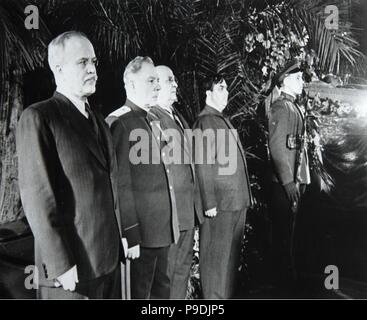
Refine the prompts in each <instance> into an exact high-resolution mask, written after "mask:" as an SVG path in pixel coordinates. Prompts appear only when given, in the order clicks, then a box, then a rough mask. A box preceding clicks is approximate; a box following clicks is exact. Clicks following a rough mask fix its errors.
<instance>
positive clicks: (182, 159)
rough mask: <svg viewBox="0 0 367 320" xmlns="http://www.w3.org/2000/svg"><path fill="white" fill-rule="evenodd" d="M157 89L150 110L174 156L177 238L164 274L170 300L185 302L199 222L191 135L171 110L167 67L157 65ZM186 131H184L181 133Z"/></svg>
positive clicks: (171, 77)
mask: <svg viewBox="0 0 367 320" xmlns="http://www.w3.org/2000/svg"><path fill="white" fill-rule="evenodd" d="M156 71H157V74H158V79H159V84H160V87H161V90H160V91H159V94H158V105H157V106H155V107H152V108H151V109H150V112H151V113H153V114H154V115H155V116H157V118H158V119H159V121H160V126H161V128H162V130H164V131H165V132H166V135H167V136H168V135H171V138H172V139H168V140H169V141H166V142H167V143H171V147H172V149H175V152H176V154H177V155H178V156H177V158H176V159H173V160H174V161H172V163H170V164H168V167H169V168H170V169H169V170H170V171H171V173H172V177H173V189H174V192H175V197H176V206H177V214H178V221H179V228H180V238H179V241H178V243H177V244H172V245H171V248H170V251H169V260H168V274H169V277H170V279H171V294H170V298H171V299H185V297H186V291H187V285H188V281H189V277H190V270H191V264H192V258H193V244H194V243H193V242H194V227H195V217H196V220H197V222H198V223H201V222H202V221H203V213H202V205H201V199H200V192H199V189H198V184H197V183H196V177H195V167H194V164H193V155H192V139H191V138H192V135H190V134H187V130H190V127H189V125H188V124H187V122H186V121H185V119H184V118H183V117H182V115H181V114H180V113H179V112H178V111H177V110H176V109H174V108H173V103H174V102H175V101H177V95H176V93H177V92H176V91H177V82H176V79H175V76H174V74H173V72H172V70H171V69H170V68H168V67H167V66H157V67H156ZM185 130H186V132H185Z"/></svg>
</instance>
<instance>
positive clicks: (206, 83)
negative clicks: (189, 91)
mask: <svg viewBox="0 0 367 320" xmlns="http://www.w3.org/2000/svg"><path fill="white" fill-rule="evenodd" d="M223 81H225V78H224V76H223V74H220V73H216V74H213V75H211V76H208V77H206V78H205V79H204V80H203V81H202V82H201V85H200V87H201V88H200V90H199V104H200V105H202V106H203V105H205V100H206V92H207V91H208V90H209V91H212V90H213V88H214V86H215V85H216V84H218V83H221V82H223Z"/></svg>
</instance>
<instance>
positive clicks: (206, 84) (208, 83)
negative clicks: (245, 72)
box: [203, 73, 225, 92]
mask: <svg viewBox="0 0 367 320" xmlns="http://www.w3.org/2000/svg"><path fill="white" fill-rule="evenodd" d="M223 81H225V79H224V76H223V75H222V74H219V73H218V74H215V75H213V76H210V77H207V78H205V79H204V81H203V89H204V92H206V91H208V90H209V91H212V90H213V88H214V86H215V85H216V84H218V83H221V82H223Z"/></svg>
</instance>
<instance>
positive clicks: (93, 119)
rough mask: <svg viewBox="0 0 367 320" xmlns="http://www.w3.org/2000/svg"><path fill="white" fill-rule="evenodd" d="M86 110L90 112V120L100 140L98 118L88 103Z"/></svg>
mask: <svg viewBox="0 0 367 320" xmlns="http://www.w3.org/2000/svg"><path fill="white" fill-rule="evenodd" d="M85 111H87V113H88V121H89V123H90V125H91V127H92V129H93V131H94V133H95V134H96V136H97V138H98V140H99V127H98V123H97V119H96V116H95V115H94V113H93V111H92V109H91V108H90V106H89V104H88V103H86V104H85Z"/></svg>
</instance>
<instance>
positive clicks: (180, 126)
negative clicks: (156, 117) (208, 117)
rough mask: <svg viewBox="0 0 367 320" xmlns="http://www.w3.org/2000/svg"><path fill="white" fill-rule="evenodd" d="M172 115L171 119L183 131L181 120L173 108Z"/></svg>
mask: <svg viewBox="0 0 367 320" xmlns="http://www.w3.org/2000/svg"><path fill="white" fill-rule="evenodd" d="M172 116H173V119H174V120H175V122H176V124H177V125H178V127H179V128H180V129H181V130H182V131H184V127H183V125H182V122H181V120H180V118H179V117H178V115H177V112H176V111H175V110H172Z"/></svg>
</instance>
